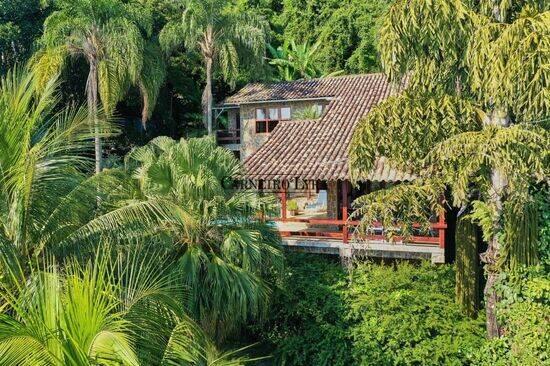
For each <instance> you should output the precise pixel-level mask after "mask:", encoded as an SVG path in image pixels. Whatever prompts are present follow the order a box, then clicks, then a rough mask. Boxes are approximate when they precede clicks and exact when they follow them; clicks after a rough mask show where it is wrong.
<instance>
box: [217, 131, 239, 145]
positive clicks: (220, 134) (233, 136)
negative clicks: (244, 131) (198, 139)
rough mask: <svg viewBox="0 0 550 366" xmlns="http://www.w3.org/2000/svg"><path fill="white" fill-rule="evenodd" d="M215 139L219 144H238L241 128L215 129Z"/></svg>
mask: <svg viewBox="0 0 550 366" xmlns="http://www.w3.org/2000/svg"><path fill="white" fill-rule="evenodd" d="M216 141H217V142H218V144H219V145H229V144H240V143H241V130H238V129H227V130H218V131H216Z"/></svg>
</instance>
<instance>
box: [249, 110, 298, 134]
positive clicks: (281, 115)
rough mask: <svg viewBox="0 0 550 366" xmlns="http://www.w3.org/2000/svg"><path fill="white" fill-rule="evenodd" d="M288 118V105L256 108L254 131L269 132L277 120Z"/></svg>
mask: <svg viewBox="0 0 550 366" xmlns="http://www.w3.org/2000/svg"><path fill="white" fill-rule="evenodd" d="M289 119H290V107H272V108H256V133H269V132H271V131H273V129H275V127H276V126H277V124H278V123H279V121H286V120H289Z"/></svg>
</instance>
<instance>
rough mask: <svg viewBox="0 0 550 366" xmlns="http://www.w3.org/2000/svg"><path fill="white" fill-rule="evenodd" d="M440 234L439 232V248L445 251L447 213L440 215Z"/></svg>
mask: <svg viewBox="0 0 550 366" xmlns="http://www.w3.org/2000/svg"><path fill="white" fill-rule="evenodd" d="M438 224H439V225H438V227H439V229H438V232H439V247H440V248H441V249H445V228H446V226H447V225H446V223H445V213H444V212H443V213H441V214H439V221H438Z"/></svg>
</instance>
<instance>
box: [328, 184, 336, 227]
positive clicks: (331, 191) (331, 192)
mask: <svg viewBox="0 0 550 366" xmlns="http://www.w3.org/2000/svg"><path fill="white" fill-rule="evenodd" d="M327 217H328V218H329V219H334V220H337V219H338V181H335V180H331V181H328V182H327Z"/></svg>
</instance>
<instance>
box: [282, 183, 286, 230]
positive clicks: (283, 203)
mask: <svg viewBox="0 0 550 366" xmlns="http://www.w3.org/2000/svg"><path fill="white" fill-rule="evenodd" d="M281 183H282V184H281V219H282V220H283V222H284V221H286V184H284V181H282V182H281Z"/></svg>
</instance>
